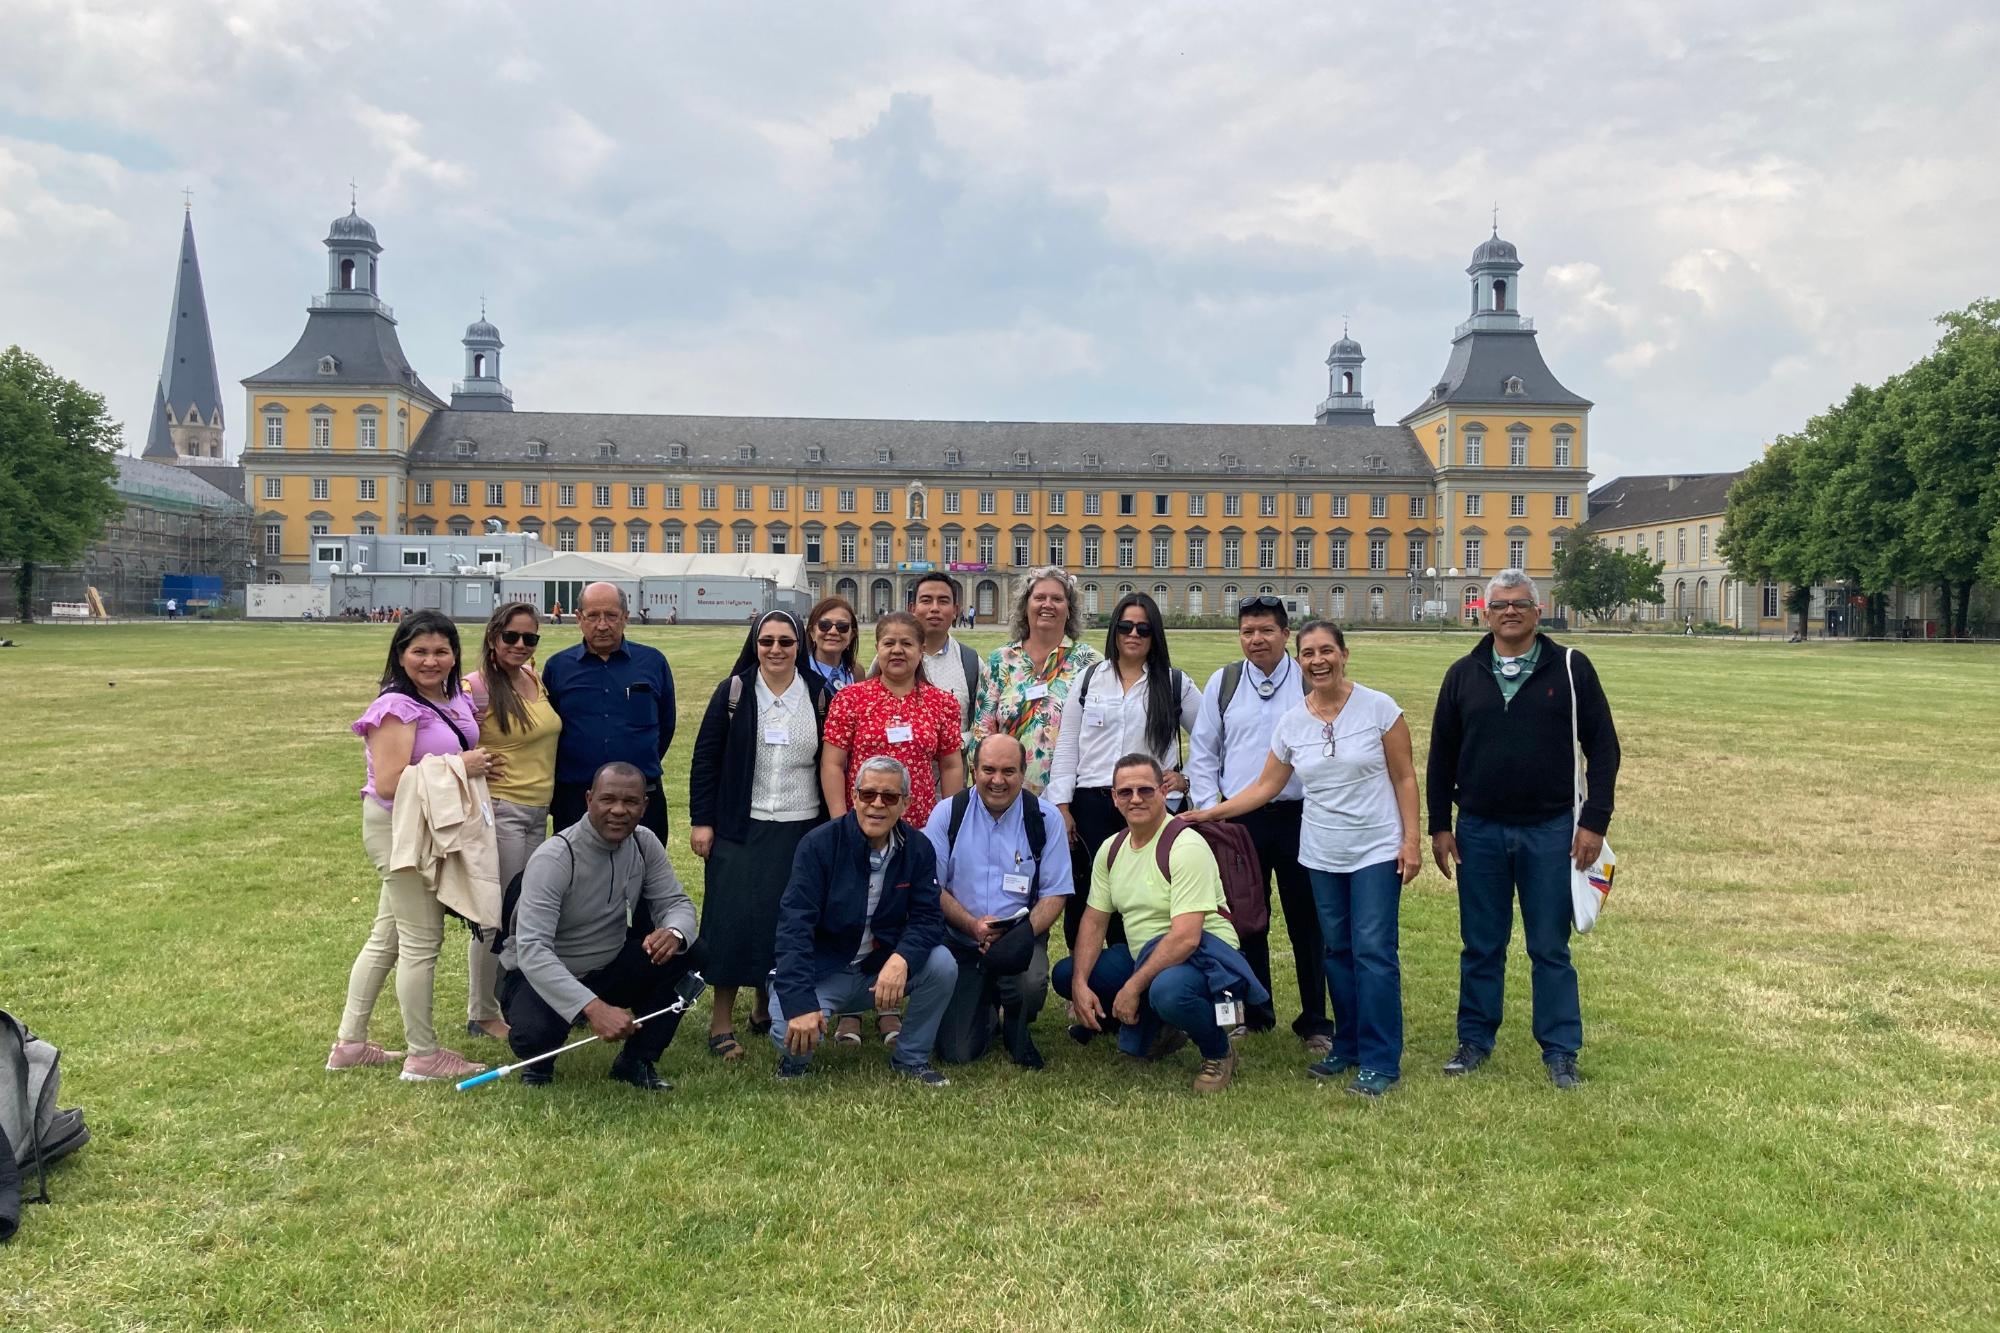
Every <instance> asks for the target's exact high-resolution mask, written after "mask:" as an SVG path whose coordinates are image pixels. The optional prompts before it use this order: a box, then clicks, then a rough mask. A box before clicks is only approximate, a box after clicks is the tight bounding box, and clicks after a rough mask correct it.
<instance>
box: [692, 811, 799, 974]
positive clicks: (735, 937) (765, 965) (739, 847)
mask: <svg viewBox="0 0 2000 1333" xmlns="http://www.w3.org/2000/svg"><path fill="white" fill-rule="evenodd" d="M819 825H820V821H819V820H818V819H817V818H814V819H800V820H795V821H792V822H789V823H773V822H768V821H765V820H762V819H753V820H751V821H750V840H749V841H748V842H730V841H728V840H727V839H725V838H721V837H718V838H716V840H715V844H714V845H713V846H712V847H710V848H709V851H708V864H707V868H706V870H705V871H704V873H703V876H702V893H701V945H702V951H703V953H705V954H706V955H707V959H708V962H707V965H706V967H705V968H704V969H703V975H704V976H706V977H707V979H708V984H709V985H711V986H761V985H763V984H764V982H765V979H766V978H767V977H769V976H770V973H771V968H772V965H773V964H774V963H775V962H776V961H777V938H778V900H779V899H780V898H782V897H784V894H785V883H786V881H788V880H789V879H791V877H792V853H794V852H796V851H797V850H798V847H799V840H800V839H801V838H803V837H805V836H806V834H808V833H810V832H812V831H813V830H814V829H816V828H818V827H819Z"/></svg>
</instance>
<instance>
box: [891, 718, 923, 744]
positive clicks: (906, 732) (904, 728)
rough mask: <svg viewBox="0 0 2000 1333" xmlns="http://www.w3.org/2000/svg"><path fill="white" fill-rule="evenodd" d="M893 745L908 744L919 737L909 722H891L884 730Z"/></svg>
mask: <svg viewBox="0 0 2000 1333" xmlns="http://www.w3.org/2000/svg"><path fill="white" fill-rule="evenodd" d="M883 734H885V735H886V736H888V738H889V744H891V745H908V744H909V743H910V742H911V741H913V740H915V739H916V738H917V732H916V729H915V728H914V727H912V726H911V725H910V724H909V723H907V722H891V723H890V724H889V725H888V727H887V729H886V730H885V731H884V733H883Z"/></svg>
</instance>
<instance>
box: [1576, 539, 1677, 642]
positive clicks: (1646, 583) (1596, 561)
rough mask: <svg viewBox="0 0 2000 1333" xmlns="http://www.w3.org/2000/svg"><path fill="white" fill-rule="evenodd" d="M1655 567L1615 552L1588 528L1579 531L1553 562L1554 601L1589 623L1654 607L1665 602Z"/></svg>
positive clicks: (1659, 568) (1658, 566)
mask: <svg viewBox="0 0 2000 1333" xmlns="http://www.w3.org/2000/svg"><path fill="white" fill-rule="evenodd" d="M1665 568H1666V566H1665V565H1662V564H1655V563H1653V562H1652V561H1650V560H1648V559H1646V557H1644V556H1642V555H1635V554H1633V553H1632V552H1630V551H1614V550H1612V549H1611V548H1610V547H1608V546H1606V545H1605V544H1604V542H1603V540H1602V539H1601V538H1600V537H1598V535H1597V534H1596V533H1594V532H1592V531H1591V530H1590V529H1589V528H1588V527H1581V528H1578V529H1577V530H1576V531H1575V532H1573V533H1571V534H1570V535H1569V539H1568V540H1567V541H1566V542H1565V543H1564V544H1563V549H1562V554H1561V555H1559V556H1557V557H1556V562H1555V574H1556V580H1555V589H1554V598H1555V600H1556V601H1557V602H1558V603H1560V604H1561V605H1563V606H1567V607H1569V608H1570V609H1571V610H1573V611H1575V612H1577V613H1578V614H1579V615H1586V616H1589V617H1590V618H1591V619H1592V620H1605V619H1608V618H1609V617H1611V616H1612V615H1614V614H1615V613H1616V612H1617V610H1618V608H1619V607H1621V606H1637V605H1640V604H1646V605H1655V606H1657V605H1658V604H1659V603H1661V602H1664V601H1665V600H1666V594H1665V593H1664V592H1662V591H1661V590H1660V572H1661V571H1662V570H1664V569H1665Z"/></svg>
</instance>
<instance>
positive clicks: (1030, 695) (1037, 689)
mask: <svg viewBox="0 0 2000 1333" xmlns="http://www.w3.org/2000/svg"><path fill="white" fill-rule="evenodd" d="M1021 697H1022V698H1023V699H1027V700H1029V701H1031V702H1032V701H1033V700H1036V699H1046V698H1048V697H1049V687H1048V686H1046V685H1044V684H1042V683H1041V682H1040V681H1036V682H1035V683H1034V684H1033V685H1030V686H1029V687H1028V688H1027V689H1026V690H1024V691H1022V693H1021Z"/></svg>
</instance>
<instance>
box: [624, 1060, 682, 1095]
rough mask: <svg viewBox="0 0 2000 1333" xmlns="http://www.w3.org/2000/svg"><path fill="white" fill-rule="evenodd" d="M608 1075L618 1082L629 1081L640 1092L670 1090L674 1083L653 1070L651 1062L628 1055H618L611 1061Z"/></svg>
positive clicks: (672, 1088)
mask: <svg viewBox="0 0 2000 1333" xmlns="http://www.w3.org/2000/svg"><path fill="white" fill-rule="evenodd" d="M610 1077H612V1078H615V1079H617V1080H618V1081H619V1082H620V1083H630V1084H631V1085H632V1086H633V1087H635V1088H637V1089H638V1090H639V1091H641V1092H672V1091H673V1090H674V1085H673V1084H671V1083H669V1082H667V1081H666V1080H665V1079H663V1078H661V1077H660V1076H659V1075H658V1074H656V1073H654V1072H653V1066H652V1064H651V1063H649V1062H648V1061H645V1060H635V1059H633V1058H632V1057H631V1056H628V1055H623V1054H621V1055H619V1057H618V1058H617V1059H616V1060H613V1061H612V1062H611V1074H610Z"/></svg>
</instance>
